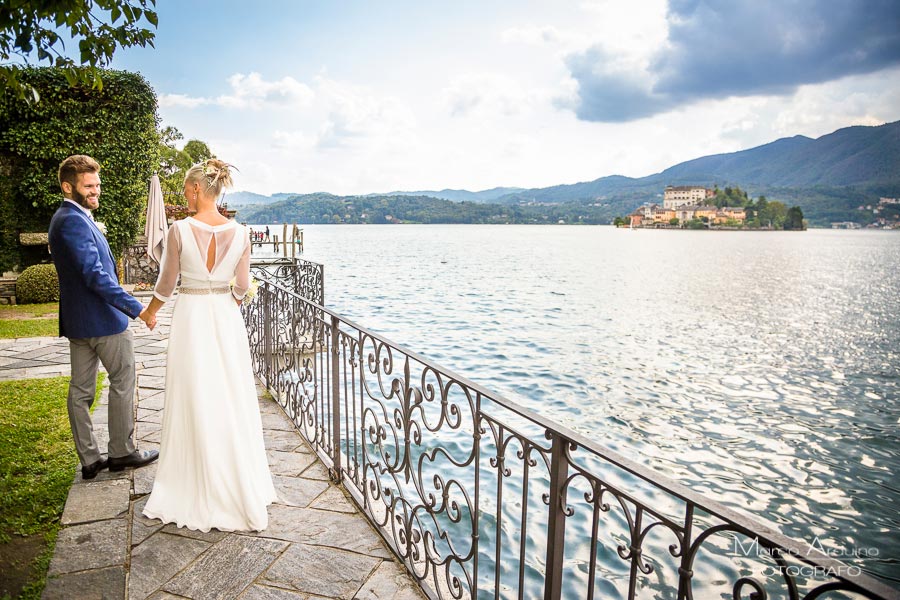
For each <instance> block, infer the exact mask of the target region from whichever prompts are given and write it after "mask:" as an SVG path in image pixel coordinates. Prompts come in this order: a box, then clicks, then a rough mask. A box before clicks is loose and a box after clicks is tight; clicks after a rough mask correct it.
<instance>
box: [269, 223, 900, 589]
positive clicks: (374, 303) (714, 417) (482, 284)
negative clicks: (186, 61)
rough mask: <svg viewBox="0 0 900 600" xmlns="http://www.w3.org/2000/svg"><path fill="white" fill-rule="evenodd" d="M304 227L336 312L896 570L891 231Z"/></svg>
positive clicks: (612, 444)
mask: <svg viewBox="0 0 900 600" xmlns="http://www.w3.org/2000/svg"><path fill="white" fill-rule="evenodd" d="M272 230H273V233H274V232H277V233H279V234H280V233H281V227H280V226H273V227H272ZM304 230H305V243H306V253H305V255H304V258H307V259H309V260H313V261H316V262H321V263H323V264H324V265H325V299H326V305H327V306H328V307H329V308H331V309H333V310H336V311H338V312H340V313H342V314H343V315H345V316H347V317H349V318H350V319H353V320H355V321H357V322H358V323H360V324H362V325H363V326H365V327H368V328H370V329H372V330H374V331H376V332H378V333H381V334H383V335H385V336H386V337H388V338H389V339H392V340H393V341H395V342H398V343H400V344H402V345H405V346H407V347H408V348H410V349H412V350H415V351H417V352H420V353H421V354H423V355H425V356H427V357H429V358H431V359H433V360H434V361H435V362H437V363H438V364H440V365H443V366H445V367H448V368H450V369H451V370H454V371H456V372H458V373H460V374H462V375H464V376H466V377H468V378H470V379H472V380H474V381H476V382H478V383H480V384H483V385H484V386H486V387H487V388H488V389H492V390H495V391H497V392H499V393H501V394H503V395H505V396H506V397H508V398H510V399H512V400H515V401H517V402H519V403H520V404H522V405H524V406H527V407H529V408H531V409H533V410H535V411H537V412H539V413H541V414H543V415H545V416H547V417H549V418H551V419H553V420H555V421H557V422H559V423H561V424H563V425H565V426H567V427H570V428H572V429H574V430H576V431H578V432H580V433H583V434H585V435H587V436H589V437H592V438H593V439H596V440H598V442H600V443H602V444H603V445H605V446H607V447H609V448H611V449H613V450H615V451H617V452H619V453H621V454H624V455H626V456H628V457H629V458H631V459H633V460H635V461H638V462H641V463H643V464H646V465H649V466H651V467H652V468H653V469H655V470H657V471H658V472H660V473H663V474H665V475H667V476H669V477H672V478H674V479H676V480H678V481H680V482H682V483H684V484H686V485H688V486H689V487H691V488H693V489H694V490H696V491H698V492H700V493H703V494H705V495H707V496H708V497H710V498H713V499H716V500H718V501H720V502H722V503H724V504H726V505H729V506H732V507H735V508H738V509H740V510H742V511H744V512H746V513H750V514H754V515H757V516H759V517H761V518H762V519H764V520H767V521H769V522H771V523H773V524H774V525H775V526H776V527H777V528H779V529H780V530H781V531H782V532H783V533H785V534H786V535H789V536H791V537H794V538H796V539H799V540H801V541H807V542H810V543H812V542H813V541H814V540H817V541H818V542H820V543H821V544H822V545H823V546H824V547H826V548H831V549H835V550H836V551H839V552H842V553H843V554H844V555H845V556H849V557H850V558H849V560H848V562H852V563H854V564H857V565H859V566H861V567H862V568H864V569H865V570H868V571H870V572H873V573H876V574H878V575H880V576H881V577H884V578H888V579H890V580H892V581H895V582H900V535H898V531H900V511H898V507H900V475H898V473H900V456H898V454H900V426H898V425H900V404H898V396H900V394H898V392H900V268H898V267H900V234H898V233H897V232H883V231H830V230H810V231H807V232H797V233H787V232H707V231H653V230H640V231H630V230H624V229H623V230H617V229H614V228H612V227H573V226H482V225H422V226H418V225H402V226H397V225H393V226H392V225H380V226H379V225H371V226H368V225H362V226H346V225H345V226H328V225H320V226H315V225H312V226H310V225H307V226H304ZM873 549H874V551H875V553H877V554H878V556H877V557H874V558H873V557H872V556H871V555H872V554H873V552H872V550H873ZM858 550H864V551H866V553H867V554H868V555H869V556H868V557H861V558H854V557H853V555H854V554H857V551H858Z"/></svg>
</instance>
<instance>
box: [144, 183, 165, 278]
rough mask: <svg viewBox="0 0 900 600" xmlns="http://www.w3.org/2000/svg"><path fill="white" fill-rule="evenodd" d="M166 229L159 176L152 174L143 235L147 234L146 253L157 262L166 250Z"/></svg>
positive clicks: (160, 260)
mask: <svg viewBox="0 0 900 600" xmlns="http://www.w3.org/2000/svg"><path fill="white" fill-rule="evenodd" d="M168 229H169V226H168V223H167V222H166V206H165V204H164V203H163V194H162V187H160V185H159V176H158V175H154V176H153V177H151V178H150V195H149V196H148V197H147V223H146V224H145V225H144V235H146V236H147V255H148V256H150V258H152V259H153V260H155V261H156V262H157V263H160V262H162V257H163V254H164V253H165V251H166V232H167V231H168Z"/></svg>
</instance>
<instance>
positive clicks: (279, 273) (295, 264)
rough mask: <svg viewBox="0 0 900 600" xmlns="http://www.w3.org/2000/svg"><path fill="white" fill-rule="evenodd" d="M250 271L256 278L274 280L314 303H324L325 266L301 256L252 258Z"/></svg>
mask: <svg viewBox="0 0 900 600" xmlns="http://www.w3.org/2000/svg"><path fill="white" fill-rule="evenodd" d="M250 272H251V274H252V275H253V277H254V278H256V279H257V280H263V281H274V282H276V283H278V284H280V285H282V286H284V287H286V288H288V289H290V290H293V291H295V292H297V293H298V294H299V295H300V296H302V297H304V298H306V299H307V300H309V301H311V302H313V303H315V304H319V305H324V304H325V266H324V265H322V264H320V263H315V262H312V261H309V260H306V259H303V258H253V259H252V260H251V261H250Z"/></svg>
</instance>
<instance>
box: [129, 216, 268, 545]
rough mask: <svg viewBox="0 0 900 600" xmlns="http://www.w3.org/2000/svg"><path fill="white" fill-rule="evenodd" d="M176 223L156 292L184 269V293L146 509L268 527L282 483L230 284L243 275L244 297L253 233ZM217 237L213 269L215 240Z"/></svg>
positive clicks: (167, 288)
mask: <svg viewBox="0 0 900 600" xmlns="http://www.w3.org/2000/svg"><path fill="white" fill-rule="evenodd" d="M171 230H172V231H170V232H169V236H168V247H167V252H166V258H165V260H164V262H163V266H162V269H161V272H160V278H159V281H158V282H157V287H156V290H155V294H156V296H157V297H159V298H160V299H163V300H166V299H168V297H169V296H171V295H172V292H173V291H174V287H175V280H176V279H177V275H178V274H179V273H180V275H181V293H179V295H178V299H177V300H176V302H175V308H174V312H173V314H172V325H171V330H170V333H169V349H168V358H167V360H166V387H165V406H164V410H163V420H162V439H161V447H160V457H159V467H158V470H157V473H156V479H155V480H154V482H153V491H152V492H151V494H150V498H149V499H148V500H147V504H146V506H145V507H144V515H145V516H147V517H150V518H155V519H160V520H162V521H163V522H166V523H175V524H177V525H178V526H179V527H182V526H185V527H188V528H190V529H197V530H200V531H209V530H210V529H211V528H213V527H215V528H216V529H220V530H222V531H250V530H252V531H261V530H263V529H265V528H266V526H267V525H268V513H267V508H266V507H267V506H268V505H269V504H270V503H271V502H273V501H274V500H275V499H276V493H275V488H274V486H273V484H272V477H271V474H270V473H269V465H268V461H267V459H266V450H265V445H264V443H263V436H262V422H261V419H260V414H259V406H258V403H257V402H258V401H257V394H256V384H255V381H254V376H253V371H252V367H251V363H250V347H249V343H248V340H247V330H246V328H245V325H244V321H243V319H242V317H241V313H240V309H239V308H238V306H237V305H236V303H235V301H234V299H233V297H232V292H231V291H230V290H229V289H228V286H229V282H230V281H231V280H232V278H233V277H234V278H235V282H236V283H235V285H234V289H235V291H236V293H235V296H236V297H239V298H240V296H242V295H243V294H244V293H245V291H246V289H247V287H248V286H249V253H250V248H249V243H250V239H249V235H248V232H247V230H246V228H245V227H243V226H240V225H238V224H237V223H234V222H230V223H227V224H224V225H218V226H210V225H207V224H205V223H202V222H200V221H197V220H195V219H192V218H188V219H185V220H184V221H177V222H176V223H175V224H173V226H172V227H171ZM213 238H215V249H216V255H217V256H216V261H215V264H214V266H213V268H212V270H211V271H210V270H207V267H206V265H207V261H206V254H207V253H206V252H205V250H207V251H208V249H209V248H210V241H211V240H212V239H213ZM173 273H174V276H173ZM238 293H239V294H240V296H238Z"/></svg>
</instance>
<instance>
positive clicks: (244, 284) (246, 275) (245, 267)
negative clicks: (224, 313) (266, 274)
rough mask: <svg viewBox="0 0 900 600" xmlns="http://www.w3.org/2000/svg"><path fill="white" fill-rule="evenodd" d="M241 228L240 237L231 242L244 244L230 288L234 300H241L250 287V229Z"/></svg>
mask: <svg viewBox="0 0 900 600" xmlns="http://www.w3.org/2000/svg"><path fill="white" fill-rule="evenodd" d="M242 229H243V236H242V239H240V240H237V239H235V240H234V241H233V242H232V243H233V244H237V243H242V244H244V252H243V253H242V254H241V259H240V260H239V261H238V264H237V266H236V267H235V268H234V285H233V286H232V288H231V294H232V295H233V296H234V298H235V300H243V299H244V296H246V295H247V290H248V289H250V231H249V230H248V229H247V228H246V227H243V228H242ZM238 235H239V233H236V234H235V237H237V236H238Z"/></svg>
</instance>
